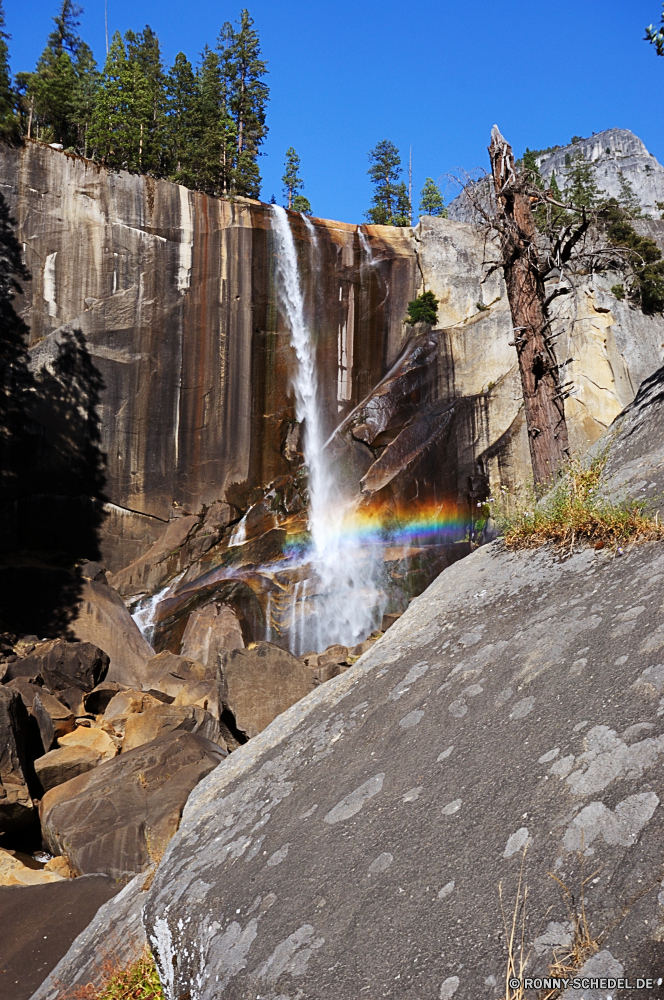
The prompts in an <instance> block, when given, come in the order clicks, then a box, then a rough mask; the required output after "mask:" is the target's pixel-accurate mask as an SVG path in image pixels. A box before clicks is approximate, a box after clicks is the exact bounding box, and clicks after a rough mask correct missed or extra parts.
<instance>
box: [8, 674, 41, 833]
mask: <svg viewBox="0 0 664 1000" xmlns="http://www.w3.org/2000/svg"><path fill="white" fill-rule="evenodd" d="M28 726H29V718H28V712H27V709H26V708H25V705H24V704H23V700H22V699H21V695H20V694H19V692H18V691H12V690H10V689H9V688H7V687H4V686H3V687H0V834H3V833H9V832H13V831H14V830H17V829H20V828H21V827H22V826H26V825H27V824H28V823H30V822H31V821H32V819H33V818H34V815H35V813H34V806H33V804H32V796H31V794H30V788H29V785H28V781H29V775H30V761H29V759H28V756H27V754H26V733H27V731H28Z"/></svg>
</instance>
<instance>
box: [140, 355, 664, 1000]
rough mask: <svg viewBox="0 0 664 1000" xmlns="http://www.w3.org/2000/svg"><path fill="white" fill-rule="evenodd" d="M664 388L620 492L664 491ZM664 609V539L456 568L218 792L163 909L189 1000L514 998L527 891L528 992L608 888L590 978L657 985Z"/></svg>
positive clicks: (266, 740)
mask: <svg viewBox="0 0 664 1000" xmlns="http://www.w3.org/2000/svg"><path fill="white" fill-rule="evenodd" d="M663 384H664V373H663V372H660V373H659V374H658V376H657V378H654V379H652V380H651V381H650V383H649V385H647V386H645V387H644V391H643V393H642V394H641V395H640V397H639V398H638V399H637V401H636V402H635V403H634V405H633V406H632V407H631V408H630V409H629V411H628V412H627V413H626V414H625V416H624V417H623V418H621V422H619V424H618V425H617V428H616V430H617V438H616V440H615V441H614V443H613V444H612V451H611V455H614V454H615V455H620V461H625V460H628V464H629V470H628V473H627V474H626V476H624V477H623V478H622V479H621V480H620V482H618V481H617V480H611V481H607V484H606V486H605V488H606V489H609V490H618V489H621V490H623V491H632V492H634V491H637V492H638V491H640V490H642V489H643V488H644V487H645V488H647V487H648V486H649V484H650V483H654V484H655V486H654V487H653V492H654V491H656V490H657V489H658V488H659V489H661V486H662V484H663V482H664V479H663V477H664V463H663V462H662V456H661V444H662V441H661V437H662V432H661V428H662V407H663V406H664V393H663V392H662V385H663ZM651 440H652V450H650V442H651ZM632 442H634V444H633V445H632ZM611 461H612V460H611V458H610V459H609V466H608V467H607V468H608V469H609V472H610V470H611V468H614V476H617V475H619V468H618V465H619V463H618V465H617V466H616V467H612V466H611ZM646 479H647V480H648V482H645V480H646ZM663 601H664V551H663V549H662V545H661V543H660V542H649V543H644V544H641V545H635V546H631V547H630V548H629V550H625V552H624V553H622V554H621V553H620V552H612V551H610V550H608V549H607V548H604V549H600V550H595V549H583V550H580V551H576V552H575V553H573V554H571V555H570V556H569V558H566V559H561V558H559V557H558V556H557V555H556V554H555V553H552V552H550V551H548V550H546V549H544V550H540V551H520V552H509V551H505V550H504V549H503V548H502V547H501V544H500V543H494V544H492V545H486V546H483V547H481V548H479V549H478V550H476V551H475V552H473V553H472V554H471V555H469V556H468V557H467V558H466V559H464V560H462V561H459V562H457V563H455V564H454V565H453V566H451V567H450V568H448V569H447V570H446V571H445V572H444V573H442V574H441V575H440V576H439V577H438V579H437V580H436V581H435V582H434V584H432V586H431V587H429V589H428V590H427V591H426V592H425V593H424V594H422V595H421V596H420V597H419V598H417V599H416V600H415V601H413V602H412V604H411V605H410V607H409V608H408V610H407V611H406V612H405V613H404V614H403V615H402V616H401V617H400V618H399V620H398V621H397V622H396V623H394V624H393V625H392V626H391V628H390V630H389V632H388V633H387V634H386V635H385V636H384V637H383V638H382V639H380V640H379V641H378V642H377V643H375V644H374V645H373V647H372V649H371V650H369V651H368V652H367V653H365V654H364V655H363V656H362V657H361V658H360V660H359V661H358V662H357V663H356V664H355V666H354V667H352V668H351V669H350V670H349V671H346V672H345V673H344V674H343V675H342V676H340V677H337V678H335V679H333V680H331V681H330V682H329V683H328V684H326V685H324V686H321V687H319V688H317V689H316V690H315V691H314V692H313V693H311V694H310V695H308V696H307V697H306V698H304V699H303V700H302V701H300V702H298V703H297V704H296V705H294V706H293V707H292V708H291V709H289V710H288V711H287V712H285V713H284V714H282V715H281V716H280V717H279V718H277V719H275V721H274V722H273V723H272V724H271V725H270V726H268V728H267V729H265V730H264V731H263V732H262V733H261V734H259V735H258V736H256V737H254V739H252V740H251V741H250V742H249V743H248V744H247V745H246V746H244V747H242V748H240V749H239V750H238V751H236V752H235V753H234V754H233V755H232V756H231V758H230V759H229V761H227V762H226V764H225V765H224V767H223V768H219V769H218V770H217V771H215V772H213V773H212V774H211V775H210V776H208V778H207V779H205V780H204V781H203V782H202V783H201V784H200V785H199V786H198V787H197V789H196V790H195V791H194V793H193V795H192V797H191V798H190V800H189V802H188V804H187V807H186V809H185V813H184V816H183V821H182V824H181V827H180V830H179V832H178V834H177V835H176V837H175V838H174V839H173V840H172V841H171V843H170V846H169V849H168V851H167V853H166V855H165V857H164V860H163V862H162V864H161V866H160V868H159V870H158V871H157V873H156V876H155V881H154V883H153V886H152V888H151V890H150V894H149V899H148V903H147V906H146V909H145V914H144V920H145V925H146V929H147V933H148V939H149V941H150V943H151V947H152V948H153V950H154V953H155V955H156V958H157V961H158V964H159V969H160V975H161V977H162V982H163V983H164V987H165V992H166V996H167V997H168V998H169V1000H174V998H177V997H179V996H181V995H182V994H183V993H184V994H186V993H187V991H190V992H191V993H192V996H193V995H194V993H195V995H196V997H197V1000H209V998H212V997H213V996H216V995H217V994H218V992H219V991H220V990H221V991H222V992H223V995H224V997H225V998H228V1000H235V998H238V1000H239V998H240V997H245V996H248V995H260V996H261V997H268V998H272V1000H274V998H276V997H277V996H278V997H282V998H286V997H290V998H291V1000H292V998H294V997H295V996H301V997H311V998H314V997H316V998H318V997H322V996H327V995H330V994H331V993H333V994H334V996H335V997H338V998H339V1000H351V998H352V1000H354V998H355V997H357V996H359V995H363V992H367V994H368V995H372V996H373V995H375V996H379V995H383V994H385V995H396V994H395V990H397V992H398V994H399V995H404V996H406V995H407V996H410V995H413V996H416V995H417V996H432V997H433V996H439V997H442V998H446V1000H449V998H451V997H452V996H454V998H455V1000H471V998H473V1000H474V998H475V997H478V996H481V995H485V994H486V995H489V996H500V995H502V992H503V990H504V981H505V970H506V967H507V965H506V963H507V958H508V956H507V951H506V942H505V937H504V935H503V922H502V917H501V916H500V896H499V893H500V892H502V905H503V907H504V909H505V912H506V914H507V919H508V920H509V921H511V919H512V912H513V909H514V907H515V906H517V907H518V906H519V905H520V903H522V901H523V895H521V897H520V898H519V896H518V885H519V881H520V877H521V876H520V872H522V873H523V881H522V883H521V887H522V893H523V888H524V886H526V885H527V887H528V897H527V909H526V921H525V924H524V934H525V938H524V942H523V953H524V954H527V955H528V959H527V966H526V969H527V974H532V975H533V976H538V975H546V974H547V970H548V967H549V964H550V963H552V962H553V961H554V953H556V952H558V954H561V953H562V949H567V951H566V952H565V954H567V953H568V952H569V950H570V946H571V945H572V944H573V937H574V926H573V919H574V917H575V913H576V912H578V911H575V910H574V907H575V906H576V905H577V904H576V902H571V903H570V896H569V895H568V894H567V893H566V892H565V891H561V887H560V883H563V884H564V885H565V886H567V887H568V889H569V893H571V894H572V896H573V897H574V900H578V899H579V893H580V887H581V884H582V882H583V881H584V880H586V881H585V888H584V890H583V891H584V896H585V902H584V907H585V917H586V918H587V920H588V928H589V935H590V938H591V939H592V940H593V941H594V942H596V944H595V945H594V947H595V951H596V953H595V954H594V955H593V956H592V959H589V962H588V965H587V969H588V970H594V975H597V976H607V975H616V976H623V975H624V976H626V977H627V976H629V977H630V978H633V977H635V976H636V975H642V976H651V977H655V978H656V977H657V975H658V974H659V961H660V953H661V943H660V941H661V936H662V933H663V926H664V925H663V923H662V913H661V905H660V901H659V899H658V892H659V890H660V888H661V886H660V881H661V870H660V868H661V866H660V860H661V858H660V855H661V851H660V844H661V837H662V816H661V815H660V814H661V800H662V797H663V796H664V785H663V783H662V780H661V776H660V768H659V766H658V762H659V761H660V759H661V754H662V753H663V752H664V716H663V715H662V711H663V708H662V705H663V704H664V675H663V671H662V668H661V665H660V662H659V661H660V659H661V652H662V647H663V646H664V629H663V626H662V623H661V607H662V602H663ZM313 844H315V848H313V847H312V845H313ZM526 849H527V850H526ZM524 852H525V854H524ZM549 872H552V873H553V874H554V876H555V879H557V880H559V881H556V880H555V879H552V878H551V877H550V875H549V874H548V873H549ZM591 876H592V877H591ZM248 880H249V881H251V886H252V890H251V893H250V894H249V896H248V895H247V891H246V886H247V882H248ZM570 905H571V906H572V911H570V910H569V906H570ZM238 910H239V913H238ZM517 912H518V913H520V912H521V911H520V910H519V909H517ZM519 926H521V925H519ZM519 933H521V931H519ZM637 970H639V971H638V972H637ZM395 983H396V984H398V985H396V986H395ZM487 991H488V994H487ZM606 995H607V993H606V991H604V992H601V991H600V993H598V994H597V996H598V997H599V996H602V997H603V998H605V997H606Z"/></svg>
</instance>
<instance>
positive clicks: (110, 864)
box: [39, 732, 226, 880]
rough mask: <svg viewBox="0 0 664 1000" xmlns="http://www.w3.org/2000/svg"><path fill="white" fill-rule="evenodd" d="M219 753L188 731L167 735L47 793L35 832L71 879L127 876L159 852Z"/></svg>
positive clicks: (209, 743)
mask: <svg viewBox="0 0 664 1000" xmlns="http://www.w3.org/2000/svg"><path fill="white" fill-rule="evenodd" d="M225 756H226V755H225V752H224V751H223V750H222V749H221V747H219V746H217V744H216V743H211V742H210V741H209V740H206V739H204V738H203V737H201V736H197V735H195V734H193V733H186V732H174V733H168V734H167V735H166V736H162V737H160V738H159V739H156V740H153V741H152V742H151V743H146V744H144V745H143V746H140V747H137V748H136V749H135V750H130V751H129V752H128V753H123V754H121V755H120V756H119V757H115V758H114V759H113V760H109V761H106V762H105V763H103V764H100V765H99V766H98V767H96V768H95V769H94V770H92V771H88V772H87V773H86V774H81V775H79V776H78V777H77V778H72V779H71V780H70V781H66V782H65V783H64V784H62V785H58V786H57V787H55V788H52V789H51V790H50V791H48V792H46V794H45V795H44V798H43V799H42V801H41V804H40V810H39V812H40V817H41V821H42V834H43V837H44V841H45V843H46V844H47V845H48V847H49V850H50V851H51V852H52V853H53V854H62V855H64V856H65V857H66V858H67V860H68V862H69V864H70V867H71V869H72V871H73V872H75V873H76V874H86V873H90V872H103V873H104V874H107V875H111V876H112V877H113V878H117V879H125V880H126V879H127V877H133V876H134V875H136V874H138V872H141V871H143V870H144V869H145V868H147V867H148V865H149V864H150V862H151V860H154V858H155V857H158V856H160V855H161V853H162V852H163V851H164V849H165V848H166V845H167V844H168V841H169V840H170V838H171V837H172V836H173V834H174V833H175V831H176V830H177V828H178V825H179V823H180V817H181V815H182V810H183V808H184V804H185V802H186V801H187V798H188V796H189V793H190V792H191V790H192V788H193V787H194V786H195V785H196V784H198V782H199V781H200V780H201V778H203V777H204V776H205V775H206V774H209V772H210V771H211V770H212V769H213V768H215V767H216V766H217V764H219V763H221V761H222V760H223V759H224V757H225Z"/></svg>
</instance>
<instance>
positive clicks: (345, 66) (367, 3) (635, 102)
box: [5, 0, 664, 222]
mask: <svg viewBox="0 0 664 1000" xmlns="http://www.w3.org/2000/svg"><path fill="white" fill-rule="evenodd" d="M107 2H108V21H109V32H110V33H112V32H113V31H115V30H118V29H119V30H121V31H122V32H124V31H126V30H128V29H129V28H131V29H133V30H140V29H141V28H143V27H144V26H145V24H150V25H151V27H152V28H153V29H154V30H155V31H156V32H157V34H158V35H159V38H160V40H161V43H162V51H163V54H164V57H165V59H166V60H167V61H168V62H169V63H170V62H172V60H173V58H174V57H175V55H176V54H177V52H179V51H183V52H185V53H186V55H187V56H188V57H189V58H190V59H191V60H192V61H194V60H196V58H197V56H198V53H200V51H201V49H202V48H203V46H204V44H205V43H206V42H207V43H208V44H210V45H213V44H214V42H215V39H216V37H217V35H218V33H219V29H220V27H221V25H222V23H223V22H224V21H226V20H235V19H236V18H237V17H238V15H239V10H240V6H241V3H242V0H240V2H239V3H238V4H237V6H234V5H232V4H229V3H228V2H226V0H224V2H210V0H198V2H197V3H196V4H187V3H183V2H182V0H179V2H176V0H131V2H129V0H107ZM244 2H247V3H248V7H249V11H250V13H251V15H252V16H253V18H254V20H255V26H256V28H257V29H258V32H259V35H260V38H261V44H262V48H263V55H264V58H266V59H267V60H268V63H269V67H268V68H269V75H268V76H267V77H266V82H267V83H268V85H269V87H270V91H271V100H270V104H269V107H268V124H269V126H270V133H269V136H268V139H267V142H266V144H265V146H264V151H265V153H266V155H265V156H263V157H262V158H261V161H260V165H261V172H262V175H263V190H262V197H263V198H264V199H265V200H269V198H270V196H271V195H272V194H273V193H274V194H275V196H276V197H277V199H278V200H281V188H282V185H281V180H280V178H281V175H282V173H283V160H284V153H285V150H286V148H287V147H288V146H290V145H293V146H295V148H296V150H297V152H298V153H299V155H300V157H301V161H302V166H301V174H302V176H303V177H304V179H305V182H306V184H305V189H304V192H303V193H304V194H306V195H307V196H308V198H309V199H310V201H311V204H312V208H313V211H314V214H315V215H318V216H322V217H326V218H333V219H341V220H343V221H347V222H362V221H363V220H364V212H365V211H366V209H367V208H368V206H369V203H370V200H371V185H370V182H369V178H368V177H367V174H366V171H367V167H368V161H367V152H368V150H369V149H370V148H371V147H372V146H373V145H375V143H376V142H378V141H380V140H381V139H385V138H387V139H391V140H392V141H393V142H394V143H396V145H397V146H398V147H399V149H400V150H401V153H402V157H403V160H404V163H406V162H407V159H408V150H409V148H410V147H411V146H412V151H413V188H414V191H415V192H419V190H420V189H421V187H422V184H423V182H424V179H425V178H426V177H427V176H431V177H434V178H435V179H440V183H441V186H442V187H443V188H444V186H445V183H446V176H447V175H448V174H450V173H454V172H455V171H458V170H460V169H461V170H467V171H470V170H472V169H473V168H476V167H486V166H487V165H488V160H487V154H486V146H487V144H488V142H489V132H490V129H491V126H492V125H493V123H494V122H496V123H497V124H498V125H499V127H500V129H501V131H502V132H503V134H504V135H505V136H506V137H507V138H508V139H509V140H510V141H511V143H512V144H513V146H514V149H515V151H516V152H517V153H518V154H520V153H521V152H523V150H524V149H525V147H526V146H530V148H531V149H533V148H541V147H545V146H550V145H553V144H564V143H566V142H568V141H569V139H570V138H571V136H572V135H575V134H576V135H582V136H587V135H590V134H591V132H600V131H601V130H602V129H605V128H611V127H614V126H617V127H621V128H629V129H631V130H632V131H633V132H635V133H636V134H637V135H639V136H640V137H641V138H642V139H643V141H644V142H645V144H646V146H647V147H648V148H649V150H650V151H651V152H652V153H654V154H655V156H656V157H657V158H658V159H659V160H660V161H661V162H664V130H663V128H662V125H663V124H664V121H663V119H664V101H662V93H663V89H664V59H662V58H658V57H657V56H656V54H655V51H654V48H653V47H652V46H650V45H648V44H647V43H646V42H644V41H642V38H643V34H644V28H645V26H646V25H647V24H649V23H651V22H654V23H656V22H658V21H659V18H660V13H661V10H662V7H661V5H660V3H659V2H658V0H647V2H645V0H621V2H618V0H604V2H600V0H558V2H557V3H555V4H554V3H543V2H542V0H502V2H501V3H500V4H498V3H495V2H493V3H489V2H486V0H470V2H467V3H459V2H458V0H455V2H452V0H440V2H431V0H410V2H408V3H396V2H393V0H382V2H378V0H360V2H357V0H356V2H354V3H350V2H348V0H326V2H321V0H307V2H304V0H280V2H279V3H276V2H275V0H271V2H268V0H251V3H249V2H248V0H244ZM58 6H59V0H28V2H26V0H5V13H6V19H7V30H8V31H9V32H10V33H11V35H12V40H11V42H10V55H11V62H12V70H13V71H14V72H17V71H18V70H26V69H32V68H34V64H35V62H36V60H37V58H38V56H39V53H40V52H41V50H42V48H43V47H44V43H45V39H46V35H47V34H48V32H49V31H50V30H51V21H50V18H51V17H52V15H53V14H54V13H55V9H56V7H58ZM83 6H84V8H85V10H84V14H83V16H82V18H81V27H80V29H79V30H80V33H81V35H82V36H83V38H84V39H85V40H86V41H87V42H88V44H89V45H91V47H92V49H93V51H94V53H95V55H96V57H97V60H98V61H99V62H100V63H103V59H104V55H105V43H104V0H87V3H86V2H85V0H83ZM449 196H451V192H448V197H449ZM414 201H415V204H416V205H417V201H416V199H415V198H414Z"/></svg>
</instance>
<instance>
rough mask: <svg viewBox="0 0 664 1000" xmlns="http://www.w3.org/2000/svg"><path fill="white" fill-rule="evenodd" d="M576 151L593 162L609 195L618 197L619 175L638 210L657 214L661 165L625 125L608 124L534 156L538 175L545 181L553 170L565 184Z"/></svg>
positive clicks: (663, 177)
mask: <svg viewBox="0 0 664 1000" xmlns="http://www.w3.org/2000/svg"><path fill="white" fill-rule="evenodd" d="M577 153H581V155H582V156H583V157H584V159H586V160H588V161H590V162H591V163H593V164H594V166H595V180H596V182H597V186H598V188H599V189H600V190H601V191H605V192H606V195H607V197H609V198H622V197H623V196H624V195H623V190H622V185H621V175H622V177H623V178H624V180H625V181H627V182H628V183H629V184H630V185H631V187H632V190H633V192H634V196H635V198H636V200H637V202H638V203H639V205H640V207H641V211H642V212H644V213H646V214H648V215H650V217H651V218H653V219H659V218H661V209H660V208H658V206H657V202H663V201H664V167H663V166H662V165H661V163H659V162H658V161H657V160H656V159H655V157H654V156H653V155H652V153H649V152H648V150H647V149H646V147H645V145H644V144H643V143H642V142H641V140H640V139H639V137H638V136H636V135H634V133H633V132H630V131H629V129H626V128H608V129H605V131H604V132H597V133H596V134H595V135H593V136H591V137H590V138H589V139H580V140H578V141H577V142H575V143H573V144H570V145H569V146H562V147H559V148H558V149H554V150H552V151H551V152H549V153H542V155H541V156H538V157H537V165H538V166H539V168H540V172H541V174H542V177H543V178H544V179H545V180H546V181H549V182H550V180H551V175H552V173H554V171H555V175H556V181H557V182H558V187H559V188H560V189H561V190H562V189H563V188H564V187H565V180H566V177H567V174H568V172H569V160H570V159H571V157H573V156H575V155H576V154H577Z"/></svg>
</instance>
